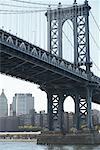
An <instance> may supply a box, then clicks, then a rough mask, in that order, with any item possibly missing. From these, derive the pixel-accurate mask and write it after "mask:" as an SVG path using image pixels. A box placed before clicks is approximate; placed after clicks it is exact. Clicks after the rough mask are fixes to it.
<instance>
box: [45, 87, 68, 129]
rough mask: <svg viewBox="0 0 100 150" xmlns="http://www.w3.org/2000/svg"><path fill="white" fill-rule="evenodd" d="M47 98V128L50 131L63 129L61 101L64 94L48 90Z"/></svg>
mask: <svg viewBox="0 0 100 150" xmlns="http://www.w3.org/2000/svg"><path fill="white" fill-rule="evenodd" d="M47 99H48V129H49V130H50V131H54V130H58V131H62V130H63V112H64V110H63V102H64V99H65V97H64V94H62V93H61V92H60V91H58V92H53V90H49V91H48V92H47Z"/></svg>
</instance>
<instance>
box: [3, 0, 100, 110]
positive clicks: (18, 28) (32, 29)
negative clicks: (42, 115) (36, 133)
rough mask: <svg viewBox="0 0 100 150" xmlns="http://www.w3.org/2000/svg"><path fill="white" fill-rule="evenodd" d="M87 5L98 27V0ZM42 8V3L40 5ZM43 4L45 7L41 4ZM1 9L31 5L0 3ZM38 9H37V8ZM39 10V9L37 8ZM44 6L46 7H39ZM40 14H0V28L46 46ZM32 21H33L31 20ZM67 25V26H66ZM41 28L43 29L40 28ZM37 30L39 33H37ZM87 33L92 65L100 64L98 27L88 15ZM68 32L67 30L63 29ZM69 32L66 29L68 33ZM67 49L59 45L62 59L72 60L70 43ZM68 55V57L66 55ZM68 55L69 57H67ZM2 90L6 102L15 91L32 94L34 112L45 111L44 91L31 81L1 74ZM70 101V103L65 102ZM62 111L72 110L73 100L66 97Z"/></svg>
mask: <svg viewBox="0 0 100 150" xmlns="http://www.w3.org/2000/svg"><path fill="white" fill-rule="evenodd" d="M24 1H28V2H40V3H42V2H43V3H47V4H58V3H59V1H58V0H45V1H43V0H41V1H40V0H39V1H37V0H24ZM60 2H61V3H62V5H64V4H65V5H72V4H73V0H60ZM83 2H84V0H77V3H79V4H80V3H81V4H82V3H83ZM0 4H9V5H10V4H11V5H18V6H27V7H28V6H29V7H34V6H35V7H40V5H32V4H23V3H19V2H13V1H12V0H5V1H4V0H0ZM89 4H90V6H91V7H92V9H91V12H92V14H93V16H94V17H95V20H96V21H97V23H98V25H99V28H100V0H89ZM41 7H44V6H41ZM45 7H47V6H45ZM0 9H1V10H7V11H8V10H12V11H13V10H18V11H19V10H28V11H29V10H34V9H31V8H19V7H9V6H6V7H5V6H3V5H0ZM39 9H40V8H39ZM41 9H42V8H41ZM43 9H47V8H43ZM44 13H45V12H43V13H29V14H23V15H21V14H20V15H19V14H14V15H12V14H0V27H1V28H4V30H7V31H9V32H11V33H13V34H17V36H19V37H21V38H23V39H25V40H27V41H30V42H31V43H36V45H38V46H40V47H42V48H44V49H47V48H46V43H47V40H46V34H47V33H46V28H47V26H46V17H45V15H44ZM34 20H35V21H34ZM66 25H67V24H65V26H64V29H65V27H66ZM67 26H68V25H67ZM44 29H45V30H44ZM40 31H41V32H40ZM90 32H91V33H92V36H93V38H94V40H95V41H96V43H95V42H94V41H93V39H92V38H91V37H90V51H91V58H92V59H93V61H94V62H95V63H96V65H97V66H98V67H99V66H100V48H99V47H100V32H99V31H98V28H97V26H96V24H95V22H94V20H93V18H92V16H91V15H90ZM67 33H68V31H67ZM69 34H70V32H69ZM69 38H70V40H71V37H70V35H69ZM63 39H64V43H67V44H64V46H65V47H66V46H68V41H66V39H65V38H63ZM69 48H70V49H71V51H69V52H67V55H66V52H65V51H64V47H63V54H64V58H65V59H66V60H69V61H72V60H73V49H72V47H71V46H69ZM67 57H68V58H67ZM69 58H71V59H69ZM92 70H93V71H94V74H96V75H98V76H100V70H98V69H97V68H96V67H95V65H93V69H92ZM2 89H4V90H5V94H6V96H7V98H8V103H11V102H12V98H13V96H14V94H15V93H32V95H33V96H34V97H35V109H36V110H37V111H39V110H47V98H46V93H45V92H43V91H41V90H40V89H39V86H38V85H35V84H33V83H29V82H26V81H22V80H19V79H15V78H12V77H8V76H5V75H1V74H0V93H1V91H2ZM68 101H70V103H69V102H68ZM65 103H66V104H65V106H66V109H65V110H66V111H74V102H73V101H72V100H71V99H70V98H69V99H67V100H66V101H65ZM93 108H96V109H98V110H100V105H93Z"/></svg>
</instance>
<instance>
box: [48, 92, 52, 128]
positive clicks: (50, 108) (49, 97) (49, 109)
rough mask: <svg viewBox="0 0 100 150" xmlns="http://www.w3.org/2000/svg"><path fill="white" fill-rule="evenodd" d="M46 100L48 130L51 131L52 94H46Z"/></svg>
mask: <svg viewBox="0 0 100 150" xmlns="http://www.w3.org/2000/svg"><path fill="white" fill-rule="evenodd" d="M47 99H48V104H47V106H48V110H47V111H48V129H49V130H50V131H52V130H53V109H52V105H53V101H52V94H50V93H47Z"/></svg>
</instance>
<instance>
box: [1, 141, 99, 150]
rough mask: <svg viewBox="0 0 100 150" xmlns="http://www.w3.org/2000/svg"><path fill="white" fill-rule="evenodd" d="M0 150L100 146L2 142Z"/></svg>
mask: <svg viewBox="0 0 100 150" xmlns="http://www.w3.org/2000/svg"><path fill="white" fill-rule="evenodd" d="M0 150H100V145H99V146H96V145H95V146H92V145H88V146H86V145H83V146H82V145H81V146H76V145H72V146H70V145H67V146H64V145H63V146H59V145H58V146H52V145H37V144H36V143H32V142H0Z"/></svg>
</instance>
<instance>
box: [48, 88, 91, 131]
mask: <svg viewBox="0 0 100 150" xmlns="http://www.w3.org/2000/svg"><path fill="white" fill-rule="evenodd" d="M63 91H64V90H55V89H49V90H47V91H46V92H47V99H48V129H49V130H50V131H55V130H57V131H63V130H64V110H63V103H64V100H65V98H66V96H67V95H68V93H67V91H66V94H67V95H66V94H65V91H64V92H63ZM92 93H93V90H92V87H90V86H87V87H86V89H85V95H86V96H85V97H83V96H82V95H81V94H80V93H77V92H76V94H75V93H74V95H73V93H71V91H70V94H71V95H73V96H72V97H74V102H75V119H76V129H77V130H79V129H81V127H82V126H84V125H85V126H86V127H87V128H89V129H91V128H93V125H92V115H91V103H92Z"/></svg>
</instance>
